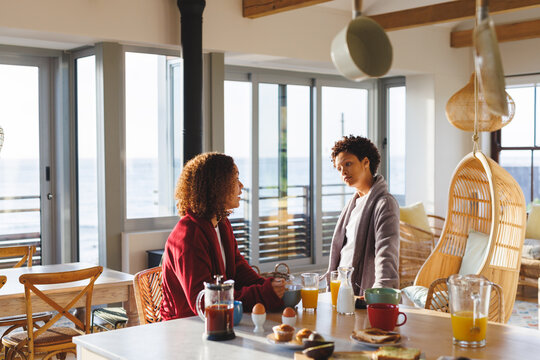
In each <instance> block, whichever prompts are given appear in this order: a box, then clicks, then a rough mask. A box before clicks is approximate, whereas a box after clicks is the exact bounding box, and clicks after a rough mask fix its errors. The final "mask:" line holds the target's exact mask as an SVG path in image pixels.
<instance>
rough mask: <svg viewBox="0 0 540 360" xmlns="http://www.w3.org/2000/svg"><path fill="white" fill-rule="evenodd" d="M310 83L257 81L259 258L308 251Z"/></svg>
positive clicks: (285, 257)
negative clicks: (260, 82) (290, 83)
mask: <svg viewBox="0 0 540 360" xmlns="http://www.w3.org/2000/svg"><path fill="white" fill-rule="evenodd" d="M310 116H311V105H310V87H309V86H303V85H288V84H269V83H262V84H259V214H260V216H259V259H260V261H261V262H266V261H277V260H290V259H297V258H308V257H310V256H311V227H310V208H311V205H310V199H311V196H310V189H311V186H310V185H311V181H310V156H309V154H310V141H311V140H310Z"/></svg>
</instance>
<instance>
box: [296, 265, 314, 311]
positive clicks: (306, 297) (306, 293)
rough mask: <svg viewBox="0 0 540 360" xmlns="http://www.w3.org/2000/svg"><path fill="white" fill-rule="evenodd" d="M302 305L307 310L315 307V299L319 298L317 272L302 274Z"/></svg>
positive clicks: (312, 309)
mask: <svg viewBox="0 0 540 360" xmlns="http://www.w3.org/2000/svg"><path fill="white" fill-rule="evenodd" d="M300 294H301V296H302V307H303V308H304V310H307V311H308V312H312V311H315V310H316V309H317V301H318V299H319V274H317V273H303V274H302V290H301V291H300Z"/></svg>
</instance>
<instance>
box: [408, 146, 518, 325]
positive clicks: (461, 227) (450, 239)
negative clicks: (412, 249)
mask: <svg viewBox="0 0 540 360" xmlns="http://www.w3.org/2000/svg"><path fill="white" fill-rule="evenodd" d="M525 226H526V208H525V198H524V196H523V192H522V190H521V188H520V186H519V184H518V183H517V182H516V180H515V179H514V178H513V177H512V176H511V175H510V174H509V173H508V172H507V171H506V170H504V169H503V168H502V167H501V166H499V164H497V163H496V162H495V161H493V160H492V159H489V158H487V157H486V156H485V155H484V154H482V153H481V152H476V153H470V154H468V155H467V156H465V158H463V160H462V161H461V162H460V163H459V164H458V166H457V168H456V170H455V171H454V175H453V177H452V181H451V183H450V190H449V196H448V214H447V216H446V221H445V223H444V227H443V230H442V233H441V238H440V240H439V242H438V243H437V246H436V247H435V249H434V250H433V252H432V253H431V255H430V256H429V258H428V259H427V260H426V262H425V263H424V265H423V266H422V268H421V269H420V272H419V273H418V276H417V277H416V280H415V285H421V286H425V287H429V286H430V285H431V283H432V282H433V281H435V280H437V279H439V278H446V277H448V276H450V275H452V274H457V273H458V272H459V269H460V267H461V261H462V258H463V255H464V253H465V246H466V244H467V238H468V234H469V231H470V230H474V231H478V232H482V233H484V234H489V241H488V246H487V250H486V254H485V256H484V258H483V261H482V262H481V263H480V264H479V269H480V270H479V271H478V272H477V274H478V275H483V276H484V277H486V278H487V279H488V280H490V281H492V282H494V283H497V284H500V285H501V287H502V288H503V291H502V292H503V304H504V317H505V319H504V321H503V322H507V321H508V319H509V318H510V315H511V314H512V308H513V306H514V301H515V298H516V289H517V285H518V278H519V268H520V265H521V250H522V247H523V241H524V239H525Z"/></svg>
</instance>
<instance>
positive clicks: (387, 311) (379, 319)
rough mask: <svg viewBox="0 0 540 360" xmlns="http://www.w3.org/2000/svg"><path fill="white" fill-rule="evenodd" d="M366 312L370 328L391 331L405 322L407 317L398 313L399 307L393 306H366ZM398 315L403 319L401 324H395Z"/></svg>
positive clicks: (379, 304)
mask: <svg viewBox="0 0 540 360" xmlns="http://www.w3.org/2000/svg"><path fill="white" fill-rule="evenodd" d="M367 312H368V317H369V322H370V323H371V327H374V328H377V329H382V330H386V331H392V330H394V328H395V327H396V326H401V325H403V324H405V323H406V322H407V315H405V314H404V313H402V312H400V311H399V305H394V304H382V303H378V304H368V306H367ZM399 315H403V317H404V318H405V319H404V320H403V322H401V323H399V324H398V323H397V320H398V317H399Z"/></svg>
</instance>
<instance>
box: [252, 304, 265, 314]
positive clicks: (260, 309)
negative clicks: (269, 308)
mask: <svg viewBox="0 0 540 360" xmlns="http://www.w3.org/2000/svg"><path fill="white" fill-rule="evenodd" d="M251 312H252V313H253V314H265V313H266V309H265V308H264V305H263V304H261V303H257V304H255V306H254V307H253V310H252V311H251Z"/></svg>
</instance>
